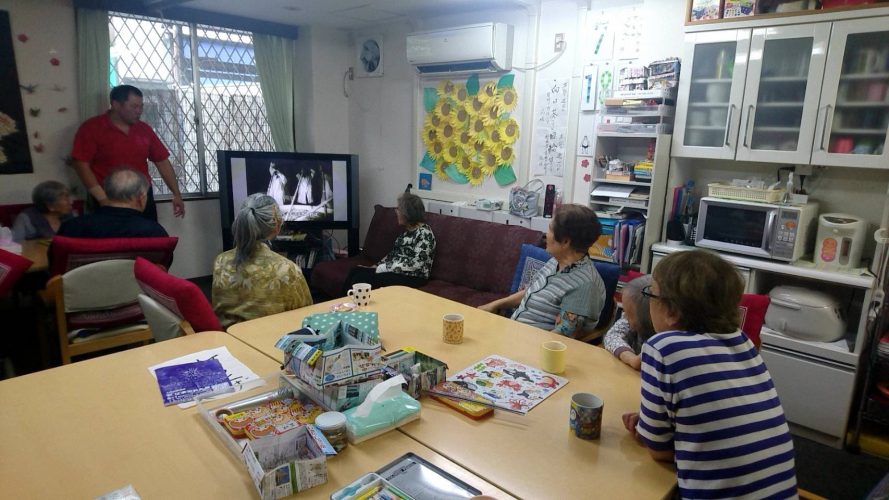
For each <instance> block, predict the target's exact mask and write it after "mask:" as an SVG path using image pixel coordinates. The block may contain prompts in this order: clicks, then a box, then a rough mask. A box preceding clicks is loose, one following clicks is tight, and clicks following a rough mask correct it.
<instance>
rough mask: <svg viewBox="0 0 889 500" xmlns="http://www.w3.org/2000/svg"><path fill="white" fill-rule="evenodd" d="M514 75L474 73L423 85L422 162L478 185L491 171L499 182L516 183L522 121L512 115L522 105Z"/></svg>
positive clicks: (450, 177) (451, 177)
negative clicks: (462, 79) (497, 76)
mask: <svg viewBox="0 0 889 500" xmlns="http://www.w3.org/2000/svg"><path fill="white" fill-rule="evenodd" d="M514 78H515V75H513V74H512V73H509V74H506V75H503V76H502V77H500V79H499V80H497V81H494V80H489V81H479V77H478V75H471V76H470V77H469V78H467V79H466V82H465V83H461V82H455V81H452V80H442V81H441V82H439V83H438V86H437V87H427V88H424V89H423V107H424V109H425V115H424V118H423V127H422V130H421V132H420V139H421V140H422V143H423V146H424V147H425V151H424V155H423V158H422V159H421V160H420V167H422V168H424V169H426V170H428V171H430V172H432V173H434V174H435V175H436V176H437V177H438V178H439V179H442V180H447V181H450V182H453V183H456V184H470V185H472V186H478V185H480V184H481V183H482V182H484V180H485V178H487V177H488V176H493V177H494V179H495V180H496V181H497V183H498V184H499V185H501V186H505V185H508V184H511V183H513V182H515V180H516V176H515V173H514V172H513V168H512V164H513V162H514V161H515V143H516V141H517V140H518V137H519V124H518V122H517V121H516V120H515V118H512V117H511V116H510V113H511V112H512V111H513V110H514V109H515V107H516V105H517V104H518V93H517V92H516V90H515V87H513V79H514ZM421 175H422V174H421ZM430 186H431V183H430Z"/></svg>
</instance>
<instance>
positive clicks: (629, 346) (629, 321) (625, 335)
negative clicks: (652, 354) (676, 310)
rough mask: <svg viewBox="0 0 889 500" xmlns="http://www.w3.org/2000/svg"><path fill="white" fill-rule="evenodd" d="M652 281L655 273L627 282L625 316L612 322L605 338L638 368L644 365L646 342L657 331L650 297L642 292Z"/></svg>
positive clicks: (614, 351) (615, 352) (616, 354)
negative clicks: (651, 310) (643, 347)
mask: <svg viewBox="0 0 889 500" xmlns="http://www.w3.org/2000/svg"><path fill="white" fill-rule="evenodd" d="M650 284H651V276H640V277H638V278H636V279H634V280H633V281H630V282H629V283H627V284H626V285H625V286H624V288H623V290H622V291H621V305H622V306H623V316H622V317H621V318H620V319H619V320H617V321H615V322H614V324H613V325H611V328H609V329H608V332H607V333H606V334H605V338H604V339H603V341H602V343H603V344H604V345H605V349H607V350H608V352H610V353H611V354H613V355H614V357H615V358H617V359H619V360H621V361H623V362H624V363H626V364H627V365H628V366H630V367H632V368H633V369H634V370H639V368H640V367H641V366H642V354H641V353H642V344H644V343H645V341H646V340H648V338H649V337H651V336H652V335H654V326H652V324H651V315H650V314H649V313H648V297H647V296H645V295H643V294H642V289H643V288H645V287H647V286H648V285H650Z"/></svg>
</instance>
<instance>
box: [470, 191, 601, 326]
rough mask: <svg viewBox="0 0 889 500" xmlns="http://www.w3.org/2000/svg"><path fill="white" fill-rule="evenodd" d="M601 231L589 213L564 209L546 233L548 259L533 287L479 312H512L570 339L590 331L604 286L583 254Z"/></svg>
mask: <svg viewBox="0 0 889 500" xmlns="http://www.w3.org/2000/svg"><path fill="white" fill-rule="evenodd" d="M600 231H601V226H600V225H599V219H598V218H596V214H595V212H593V211H592V210H591V209H589V208H588V207H584V206H581V205H562V206H561V207H560V208H559V210H558V211H557V212H556V214H555V215H554V216H553V220H552V222H550V225H549V229H548V230H547V232H546V251H547V252H548V253H549V254H550V255H552V259H550V260H549V262H547V263H546V264H545V265H544V266H543V267H542V268H541V269H540V271H538V272H537V275H536V276H535V277H534V281H533V282H532V283H531V286H529V287H528V288H527V289H526V290H519V291H518V292H516V293H514V294H512V295H509V296H507V297H504V298H502V299H498V300H495V301H493V302H489V303H487V304H484V305H482V306H479V309H482V310H485V311H488V312H496V311H497V310H498V309H500V308H502V307H515V308H516V309H515V311H514V312H513V313H512V319H514V320H516V321H519V322H522V323H527V324H529V325H532V326H536V327H538V328H542V329H544V330H552V331H554V332H556V333H560V334H562V335H565V336H568V337H577V336H578V335H580V333H581V332H585V331H590V330H592V329H594V328H595V327H596V322H597V321H598V320H599V313H600V312H601V311H602V306H603V305H604V304H605V284H604V283H603V282H602V277H601V276H599V273H598V271H596V267H595V266H594V265H593V262H592V260H590V257H589V254H588V253H587V251H588V249H589V247H590V245H592V244H593V242H594V241H596V239H597V238H598V237H599V233H600Z"/></svg>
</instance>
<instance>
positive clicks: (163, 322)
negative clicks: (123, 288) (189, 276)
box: [133, 257, 223, 340]
mask: <svg viewBox="0 0 889 500" xmlns="http://www.w3.org/2000/svg"><path fill="white" fill-rule="evenodd" d="M133 272H134V273H135V275H136V282H137V283H139V287H140V288H141V289H142V291H143V292H144V293H142V294H140V295H139V305H140V306H141V307H142V312H143V313H144V314H145V318H146V319H147V320H148V324H149V325H150V326H151V330H152V331H153V332H154V338H155V340H166V339H168V338H173V337H178V336H179V335H190V334H192V333H196V332H206V331H221V330H222V329H223V328H222V325H221V324H220V323H219V319H218V318H217V317H216V314H215V313H214V312H213V307H212V306H210V302H208V301H207V297H205V296H204V292H202V291H201V289H200V288H198V286H197V285H195V284H194V283H192V282H191V281H188V280H186V279H183V278H179V277H177V276H173V275H171V274H169V273H167V272H165V271H164V270H162V269H160V268H159V267H158V266H157V265H156V264H153V263H151V262H149V261H147V260H145V259H143V258H142V257H136V264H135V266H134V268H133Z"/></svg>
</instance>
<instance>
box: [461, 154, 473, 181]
mask: <svg viewBox="0 0 889 500" xmlns="http://www.w3.org/2000/svg"><path fill="white" fill-rule="evenodd" d="M475 165H476V163H475V162H473V161H472V158H470V157H469V156H468V155H465V154H464V155H463V156H461V157H460V162H459V163H457V170H459V171H460V173H461V174H463V175H465V176H467V177H469V172H471V171H472V167H473V166H475Z"/></svg>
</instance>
